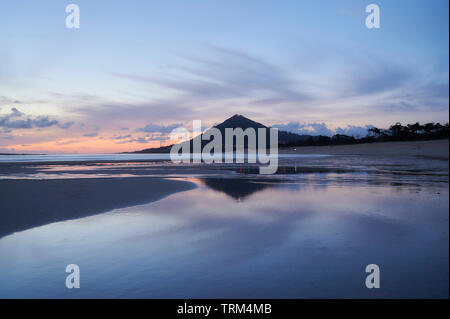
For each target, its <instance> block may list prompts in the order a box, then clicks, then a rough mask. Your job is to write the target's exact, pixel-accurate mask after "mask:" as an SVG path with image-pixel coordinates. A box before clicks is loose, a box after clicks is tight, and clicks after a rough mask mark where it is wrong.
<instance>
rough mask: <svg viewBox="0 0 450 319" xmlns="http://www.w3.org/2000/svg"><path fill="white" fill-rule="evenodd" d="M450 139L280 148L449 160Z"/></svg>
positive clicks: (296, 151)
mask: <svg viewBox="0 0 450 319" xmlns="http://www.w3.org/2000/svg"><path fill="white" fill-rule="evenodd" d="M448 152H449V141H448V139H445V140H433V141H411V142H380V143H366V144H353V145H327V146H300V147H289V148H282V149H280V153H281V154H329V155H385V156H421V157H429V158H434V159H445V160H448V159H449V156H448Z"/></svg>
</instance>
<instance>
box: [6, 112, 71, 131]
mask: <svg viewBox="0 0 450 319" xmlns="http://www.w3.org/2000/svg"><path fill="white" fill-rule="evenodd" d="M55 125H57V126H59V127H61V128H67V127H70V126H71V125H72V124H70V125H69V123H64V124H60V123H59V122H58V121H57V120H51V119H50V118H49V117H48V116H35V117H33V116H31V115H26V114H25V113H22V112H20V111H19V110H18V109H17V108H15V107H13V108H12V109H11V112H10V113H9V114H5V115H0V127H1V128H5V129H31V128H34V127H37V128H44V127H51V126H55Z"/></svg>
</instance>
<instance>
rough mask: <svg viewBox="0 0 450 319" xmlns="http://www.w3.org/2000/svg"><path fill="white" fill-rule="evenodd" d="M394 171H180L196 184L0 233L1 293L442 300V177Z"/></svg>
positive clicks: (445, 241) (445, 248)
mask: <svg viewBox="0 0 450 319" xmlns="http://www.w3.org/2000/svg"><path fill="white" fill-rule="evenodd" d="M401 178H402V179H401V181H402V182H401V183H400V182H398V181H397V177H395V176H394V175H392V176H387V177H386V176H384V175H383V177H382V176H381V175H379V174H377V178H374V176H370V175H367V173H345V174H322V173H320V174H304V175H296V176H295V177H292V176H291V177H290V178H286V179H285V180H284V181H283V182H280V181H279V180H264V179H259V178H253V177H248V178H246V177H245V176H244V177H242V176H241V177H240V178H233V179H231V178H207V179H204V178H187V179H188V180H190V181H192V182H194V183H195V184H197V185H198V187H197V188H196V189H193V190H190V191H186V192H182V193H177V194H173V195H171V196H169V197H168V198H166V199H163V200H160V201H158V202H154V203H150V204H146V205H140V206H134V207H129V208H124V209H117V210H113V211H110V212H108V213H104V214H100V215H95V216H90V217H86V218H82V219H77V220H71V221H64V222H58V223H53V224H49V225H46V226H42V227H37V228H33V229H29V230H26V231H22V232H19V233H15V234H12V235H9V236H6V237H3V238H1V239H0V260H1V263H0V297H3V298H5V297H6V298H9V297H26V298H28V297H31V298H42V297H43V298H47V297H56V298H82V297H87V298H91V297H92V298H93V297H101V298H103V297H104V298H115V297H124V298H215V297H221V298H228V297H238V298H240V297H242V298H247V297H250V298H251V297H269V298H316V297H321V298H333V297H338V298H347V297H351V298H353V297H357V298H365V297H368V298H382V297H389V298H391V297H393V298H402V297H445V298H447V297H448V281H449V277H448V269H449V255H448V254H449V237H448V233H449V232H448V231H449V220H448V208H449V202H448V198H449V197H448V196H449V194H448V175H447V177H444V179H442V178H441V179H439V180H438V181H435V180H433V178H434V177H432V178H431V180H430V178H425V179H424V178H422V177H417V176H413V177H411V176H410V177H409V179H407V180H405V177H404V176H403V177H401ZM185 179H186V178H185ZM375 179H376V181H375ZM411 180H413V181H415V182H411ZM405 181H406V182H405ZM72 263H74V264H78V265H79V266H80V269H81V288H80V289H72V290H69V289H66V288H65V278H66V275H67V274H66V273H65V267H66V265H68V264H72ZM372 263H375V264H377V265H379V266H380V270H381V288H380V289H372V290H369V289H367V288H365V284H364V281H365V276H366V273H365V266H366V265H368V264H372Z"/></svg>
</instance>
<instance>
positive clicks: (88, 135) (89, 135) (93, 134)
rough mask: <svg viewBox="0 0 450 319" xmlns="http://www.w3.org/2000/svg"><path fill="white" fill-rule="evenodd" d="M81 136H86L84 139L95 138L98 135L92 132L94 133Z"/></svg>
mask: <svg viewBox="0 0 450 319" xmlns="http://www.w3.org/2000/svg"><path fill="white" fill-rule="evenodd" d="M83 136H86V137H95V136H98V133H97V132H94V133H86V134H83Z"/></svg>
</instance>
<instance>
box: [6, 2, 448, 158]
mask: <svg viewBox="0 0 450 319" xmlns="http://www.w3.org/2000/svg"><path fill="white" fill-rule="evenodd" d="M69 3H75V4H77V5H79V7H80V13H81V15H80V23H81V28H80V29H67V28H66V27H65V18H66V15H67V14H66V13H65V7H66V5H67V4H69ZM369 3H376V4H378V5H379V7H380V11H381V28H380V29H367V28H366V27H365V23H364V22H365V18H366V15H367V14H366V13H365V7H366V5H367V4H369ZM448 9H449V8H448V1H444V0H431V1H417V0H403V1H363V0H347V1H343V0H333V1H331V0H330V1H313V0H304V1H288V0H284V1H261V0H260V1H251V0H248V1H225V0H220V1H219V0H210V1H206V0H205V1H196V0H190V1H134V0H130V1H72V2H66V1H61V0H60V1H39V2H38V1H8V0H6V1H2V2H1V3H0V39H1V40H2V41H1V44H0V150H23V151H56V150H58V149H60V150H61V151H64V152H92V151H95V150H100V151H105V152H106V151H115V150H133V149H136V148H145V147H149V146H154V145H155V143H157V144H156V146H157V145H158V144H159V142H160V141H163V140H164V134H163V133H164V131H166V130H164V127H166V126H170V125H174V124H184V125H188V124H189V123H191V121H192V120H194V119H200V120H202V121H203V123H204V125H213V124H214V123H217V122H221V121H222V120H224V119H225V118H227V117H229V116H231V115H233V114H234V113H240V114H243V115H246V116H248V117H250V118H252V119H255V120H257V121H260V122H263V123H265V124H267V125H276V124H283V125H285V127H291V128H292V129H293V130H295V129H296V128H297V129H298V128H299V127H302V128H305V127H306V128H308V129H309V130H312V131H313V133H314V128H322V129H321V130H322V131H321V132H323V128H324V127H325V129H327V130H329V131H330V132H335V131H336V130H337V129H346V128H347V127H348V126H349V125H351V128H352V130H354V129H355V127H361V128H363V129H364V128H365V127H366V125H375V126H380V127H387V126H389V125H391V124H393V123H395V122H397V121H401V122H403V123H407V122H416V121H420V122H431V121H434V122H448V105H449V93H448V78H449V73H448V71H449V66H448V56H449V52H448V46H449V43H448V36H449V35H448V26H449V20H448ZM148 125H150V126H152V125H153V126H159V127H161V132H151V134H149V132H144V130H143V129H142V128H144V127H146V126H148ZM124 133H126V134H124ZM125 136H126V137H127V138H123V139H119V138H120V137H125Z"/></svg>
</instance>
